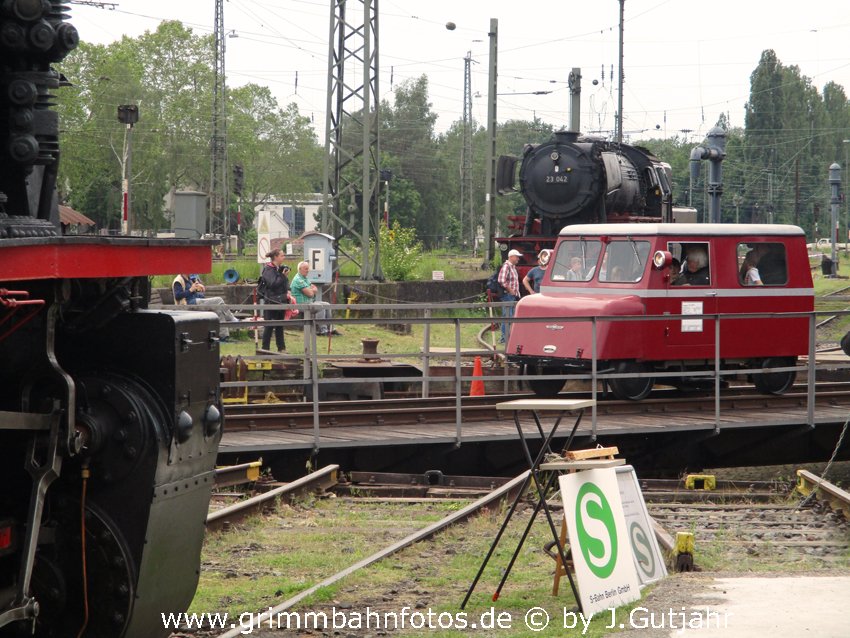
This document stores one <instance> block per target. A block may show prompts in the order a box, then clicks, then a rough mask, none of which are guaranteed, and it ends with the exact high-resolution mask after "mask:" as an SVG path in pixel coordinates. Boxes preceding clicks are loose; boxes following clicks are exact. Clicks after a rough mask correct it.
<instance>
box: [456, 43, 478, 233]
mask: <svg viewBox="0 0 850 638" xmlns="http://www.w3.org/2000/svg"><path fill="white" fill-rule="evenodd" d="M460 153H461V154H460V219H459V221H460V239H461V243H463V232H464V231H463V218H464V211H466V216H468V218H469V246H470V247H471V248H475V213H474V210H475V209H474V208H473V207H472V51H467V53H466V57H465V58H464V59H463V146H462V148H461V152H460Z"/></svg>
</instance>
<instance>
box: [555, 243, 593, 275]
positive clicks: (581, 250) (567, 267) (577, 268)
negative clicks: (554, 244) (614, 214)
mask: <svg viewBox="0 0 850 638" xmlns="http://www.w3.org/2000/svg"><path fill="white" fill-rule="evenodd" d="M601 247H602V244H601V242H600V241H599V240H598V239H568V240H566V241H562V242H561V243H560V244H558V252H557V254H556V255H555V260H554V263H553V264H552V265H551V266H550V268H551V269H552V281H590V280H591V279H592V278H593V273H594V271H595V270H596V262H597V261H598V260H599V253H600V251H601Z"/></svg>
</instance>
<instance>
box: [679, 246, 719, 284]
mask: <svg viewBox="0 0 850 638" xmlns="http://www.w3.org/2000/svg"><path fill="white" fill-rule="evenodd" d="M710 281H711V277H710V276H709V270H708V252H707V251H706V249H705V248H704V247H703V246H691V247H690V248H688V252H687V255H686V257H685V267H684V268H683V269H682V275H681V276H680V277H679V278H678V279H676V281H674V282H672V283H673V285H675V286H707V285H709V283H710Z"/></svg>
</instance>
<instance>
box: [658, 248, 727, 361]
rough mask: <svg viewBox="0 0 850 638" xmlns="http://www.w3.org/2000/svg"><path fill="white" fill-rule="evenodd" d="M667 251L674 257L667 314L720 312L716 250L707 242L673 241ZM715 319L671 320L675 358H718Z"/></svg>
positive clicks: (667, 332)
mask: <svg viewBox="0 0 850 638" xmlns="http://www.w3.org/2000/svg"><path fill="white" fill-rule="evenodd" d="M667 250H668V251H669V252H670V253H671V254H672V255H673V265H672V266H671V269H670V281H669V283H668V288H667V294H666V304H665V306H666V307H665V308H664V313H665V314H670V315H710V314H714V313H716V312H717V288H716V285H717V284H716V280H717V273H716V272H715V270H716V268H713V266H714V264H713V263H712V257H713V255H712V251H711V250H710V245H709V243H708V242H705V241H671V242H668V244H667ZM714 324H715V321H714V320H713V319H708V318H703V317H699V316H695V317H694V318H693V319H691V318H688V317H681V318H676V319H671V320H670V321H669V322H667V323H666V325H665V331H664V336H665V339H666V343H667V347H669V348H673V349H674V352H671V353H669V355H670V356H672V357H673V358H680V357H681V358H687V359H693V358H709V357H713V356H714V330H715V328H714Z"/></svg>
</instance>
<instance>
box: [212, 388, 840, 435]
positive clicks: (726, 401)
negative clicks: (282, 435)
mask: <svg viewBox="0 0 850 638" xmlns="http://www.w3.org/2000/svg"><path fill="white" fill-rule="evenodd" d="M529 396H530V395H528V394H512V395H498V396H496V395H491V396H484V397H463V398H462V399H461V410H462V412H463V418H464V421H486V420H496V419H498V414H497V411H496V407H495V406H496V403H499V402H502V401H511V400H514V399H519V398H528V397H529ZM560 396H561V397H562V398H577V399H578V398H588V397H589V393H587V392H582V393H579V392H570V393H566V392H565V393H561V395H560ZM806 396H807V394H806V386H805V385H804V384H795V385H794V386H793V387H792V388H791V390H790V391H789V392H787V393H785V394H784V395H782V396H766V395H763V394H759V393H758V392H756V391H755V389H754V388H752V387H751V386H735V387H731V388H727V389H725V390H724V391H723V393H722V395H721V399H720V404H721V405H720V407H721V409H724V410H725V409H736V408H758V407H760V406H764V407H773V408H775V407H777V406H780V405H784V406H788V407H801V406H804V405H805V403H806ZM848 398H850V383H846V382H822V383H818V384H817V402H818V403H821V404H829V403H831V402H832V403H836V402H840V401H844V400H847V399H848ZM456 409H457V405H456V400H455V398H454V397H431V398H427V399H423V398H409V399H385V400H381V401H324V402H322V403H321V404H320V406H319V418H320V419H321V422H322V424H324V425H328V426H375V425H410V424H428V423H446V422H452V421H454V419H455V415H456ZM673 410H676V411H694V412H706V411H713V410H714V396H713V395H711V394H710V393H702V392H700V393H696V392H693V393H687V394H686V395H683V394H682V393H681V392H680V391H677V390H656V391H654V392H653V394H652V395H651V396H650V398H647V399H644V400H643V401H637V402H635V401H618V400H602V401H600V402H599V404H598V407H597V413H598V414H600V415H608V414H660V415H663V414H665V413H669V412H671V411H673ZM225 416H226V420H227V430H228V431H229V432H238V431H252V430H264V429H266V430H285V429H290V428H312V427H313V404H312V403H269V404H248V405H228V406H227V407H226V408H225Z"/></svg>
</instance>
